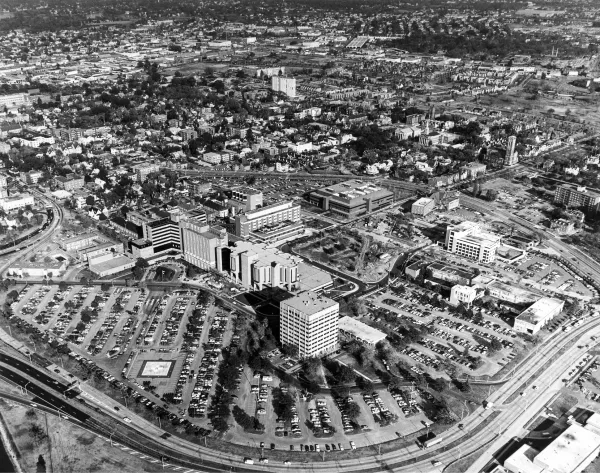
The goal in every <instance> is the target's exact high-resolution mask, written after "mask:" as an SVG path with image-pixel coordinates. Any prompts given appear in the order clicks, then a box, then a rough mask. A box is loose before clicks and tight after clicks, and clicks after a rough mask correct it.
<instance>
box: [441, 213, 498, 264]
mask: <svg viewBox="0 0 600 473" xmlns="http://www.w3.org/2000/svg"><path fill="white" fill-rule="evenodd" d="M500 240H501V238H500V237H499V236H497V235H494V234H492V233H488V232H484V231H483V230H482V229H481V226H480V225H479V224H478V223H475V222H469V221H466V222H462V223H460V224H458V225H448V228H447V229H446V249H447V250H448V251H449V252H450V253H454V254H457V255H459V256H464V257H465V258H469V259H472V260H475V261H478V262H480V263H489V262H491V261H494V260H495V259H496V250H497V249H498V247H499V246H500Z"/></svg>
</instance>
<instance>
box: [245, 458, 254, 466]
mask: <svg viewBox="0 0 600 473" xmlns="http://www.w3.org/2000/svg"><path fill="white" fill-rule="evenodd" d="M244 463H245V464H246V465H254V460H252V458H248V457H246V458H244Z"/></svg>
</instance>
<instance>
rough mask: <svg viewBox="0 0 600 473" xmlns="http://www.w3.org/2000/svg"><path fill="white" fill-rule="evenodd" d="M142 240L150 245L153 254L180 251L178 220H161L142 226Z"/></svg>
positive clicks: (168, 218)
mask: <svg viewBox="0 0 600 473" xmlns="http://www.w3.org/2000/svg"><path fill="white" fill-rule="evenodd" d="M143 230H144V238H145V239H146V240H148V241H150V242H151V243H152V247H153V250H154V254H155V255H156V254H158V253H163V252H166V251H172V250H175V251H179V250H181V231H180V229H179V222H178V219H175V218H173V216H171V217H166V218H161V219H159V220H154V221H152V222H148V223H145V224H144V225H143Z"/></svg>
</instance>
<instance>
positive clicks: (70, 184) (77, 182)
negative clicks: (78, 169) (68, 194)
mask: <svg viewBox="0 0 600 473" xmlns="http://www.w3.org/2000/svg"><path fill="white" fill-rule="evenodd" d="M55 181H56V185H57V186H58V187H59V189H64V190H66V191H73V190H76V189H81V188H82V187H83V186H84V185H85V180H84V178H83V176H79V175H77V174H74V173H71V174H68V175H67V176H58V177H56V178H55Z"/></svg>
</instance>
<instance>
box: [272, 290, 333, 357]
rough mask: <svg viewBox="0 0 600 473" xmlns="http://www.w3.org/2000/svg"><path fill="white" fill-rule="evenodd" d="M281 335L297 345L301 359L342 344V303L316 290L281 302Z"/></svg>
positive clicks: (283, 341) (287, 343) (286, 340)
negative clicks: (339, 333) (339, 341)
mask: <svg viewBox="0 0 600 473" xmlns="http://www.w3.org/2000/svg"><path fill="white" fill-rule="evenodd" d="M279 307H280V308H279V314H280V338H281V343H282V344H284V345H296V346H297V347H298V352H299V355H300V357H301V358H309V357H313V356H323V355H327V354H329V353H333V352H334V351H335V350H337V347H338V329H339V327H338V316H339V309H340V307H339V304H338V303H337V302H335V301H334V300H331V299H329V298H327V297H324V296H321V295H318V294H315V293H314V292H310V291H306V292H302V293H300V294H298V295H296V296H294V297H291V298H289V299H286V300H284V301H282V302H281V303H280V305H279Z"/></svg>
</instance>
